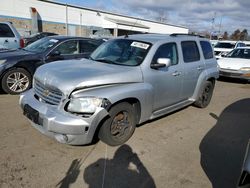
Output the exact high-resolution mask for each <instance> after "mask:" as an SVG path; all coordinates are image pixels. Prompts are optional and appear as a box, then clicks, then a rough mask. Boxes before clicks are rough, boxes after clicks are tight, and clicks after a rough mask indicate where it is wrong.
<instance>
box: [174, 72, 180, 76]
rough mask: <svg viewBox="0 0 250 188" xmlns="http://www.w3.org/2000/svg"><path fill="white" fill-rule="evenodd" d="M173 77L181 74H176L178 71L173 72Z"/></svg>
mask: <svg viewBox="0 0 250 188" xmlns="http://www.w3.org/2000/svg"><path fill="white" fill-rule="evenodd" d="M172 75H173V76H180V75H181V72H178V71H175V72H173V73H172Z"/></svg>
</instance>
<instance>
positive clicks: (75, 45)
mask: <svg viewBox="0 0 250 188" xmlns="http://www.w3.org/2000/svg"><path fill="white" fill-rule="evenodd" d="M55 50H57V51H59V52H60V54H61V55H72V54H79V42H78V41H77V40H69V41H66V42H63V43H62V44H60V45H59V46H58V47H57V48H56V49H55Z"/></svg>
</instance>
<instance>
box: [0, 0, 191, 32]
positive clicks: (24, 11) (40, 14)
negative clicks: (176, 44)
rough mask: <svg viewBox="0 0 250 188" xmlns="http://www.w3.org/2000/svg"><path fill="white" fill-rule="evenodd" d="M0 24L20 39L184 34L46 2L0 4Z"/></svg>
mask: <svg viewBox="0 0 250 188" xmlns="http://www.w3.org/2000/svg"><path fill="white" fill-rule="evenodd" d="M2 21H10V22H12V23H13V24H14V26H15V27H16V28H17V30H18V31H19V32H20V33H21V34H22V35H29V34H31V33H36V32H41V31H48V32H55V33H58V34H62V35H76V36H91V35H101V36H109V35H112V36H120V35H125V34H132V33H161V34H170V33H188V28H186V27H183V26H177V25H171V24H165V23H160V22H156V21H151V20H146V19H141V18H135V17H130V16H125V15H120V14H116V13H111V12H106V11H102V10H95V9H90V8H84V7H79V6H74V5H69V4H62V3H57V2H54V1H47V0H46V1H45V0H1V6H0V22H2Z"/></svg>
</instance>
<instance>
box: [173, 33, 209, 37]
mask: <svg viewBox="0 0 250 188" xmlns="http://www.w3.org/2000/svg"><path fill="white" fill-rule="evenodd" d="M178 35H183V36H194V37H200V38H205V37H204V36H202V35H196V34H188V33H172V34H170V35H169V36H171V37H177V36H178Z"/></svg>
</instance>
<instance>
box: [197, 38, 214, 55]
mask: <svg viewBox="0 0 250 188" xmlns="http://www.w3.org/2000/svg"><path fill="white" fill-rule="evenodd" d="M200 45H201V49H202V52H203V56H204V58H205V59H212V58H213V57H214V55H213V49H212V47H211V45H210V43H209V42H208V41H200Z"/></svg>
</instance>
